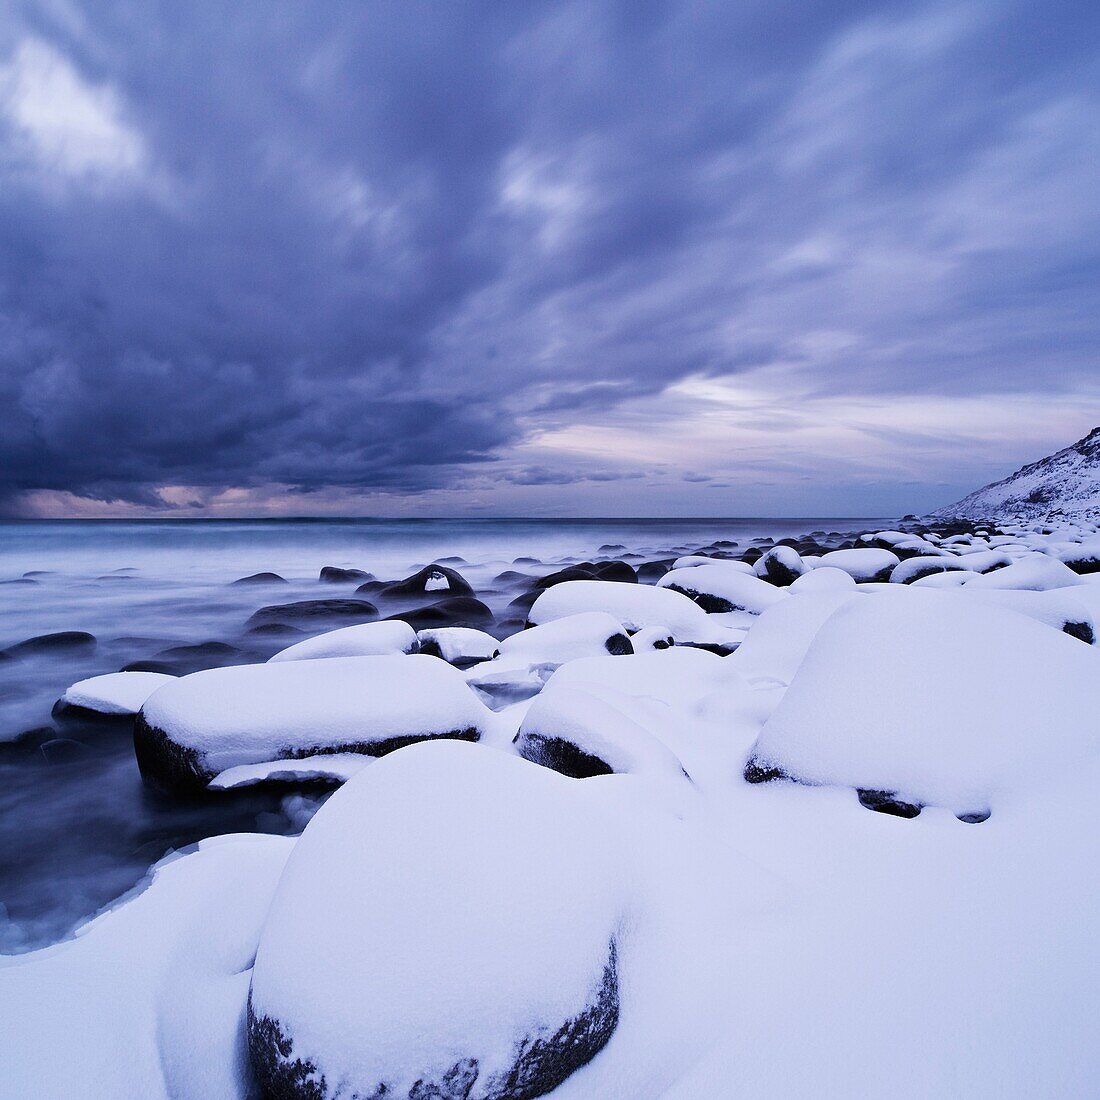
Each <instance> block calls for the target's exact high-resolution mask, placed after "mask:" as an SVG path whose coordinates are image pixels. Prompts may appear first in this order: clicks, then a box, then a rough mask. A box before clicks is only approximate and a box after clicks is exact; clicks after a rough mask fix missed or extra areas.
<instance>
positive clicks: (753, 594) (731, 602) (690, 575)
mask: <svg viewBox="0 0 1100 1100" xmlns="http://www.w3.org/2000/svg"><path fill="white" fill-rule="evenodd" d="M657 587H658V588H663V589H670V590H672V591H675V592H682V593H684V594H685V595H687V596H690V597H691V598H692V599H694V600H695V601H696V602H698V603H699V604H700V605H701V606H702V607H704V609H705V610H708V611H748V612H750V613H752V614H759V613H760V612H761V611H763V610H764V609H765V608H766V607H771V605H772V604H774V603H778V602H779V601H780V600H782V599H785V598H786V595H787V593H786V591H785V590H784V589H782V588H777V587H776V586H775V585H774V584H769V583H768V582H767V581H763V580H761V579H760V578H759V577H757V576H750V575H748V574H745V573H742V572H740V571H739V570H736V569H730V568H729V566H728V565H727V563H725V562H715V563H714V564H712V565H694V566H691V567H690V568H688V569H674V570H673V571H672V572H671V573H666V574H665V575H664V576H663V577H662V578H661V579H660V580H659V581H658V582H657ZM708 603H709V604H710V605H711V606H708Z"/></svg>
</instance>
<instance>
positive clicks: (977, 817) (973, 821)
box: [955, 810, 989, 825]
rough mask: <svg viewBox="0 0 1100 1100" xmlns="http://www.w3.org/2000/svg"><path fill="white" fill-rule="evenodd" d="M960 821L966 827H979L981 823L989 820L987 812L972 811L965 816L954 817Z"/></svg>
mask: <svg viewBox="0 0 1100 1100" xmlns="http://www.w3.org/2000/svg"><path fill="white" fill-rule="evenodd" d="M955 816H956V817H957V818H958V819H959V820H960V821H964V822H966V824H967V825H980V824H981V823H982V822H983V821H988V820H989V811H988V810H972V811H971V812H970V813H966V814H956V815H955Z"/></svg>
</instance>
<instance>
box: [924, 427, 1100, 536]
mask: <svg viewBox="0 0 1100 1100" xmlns="http://www.w3.org/2000/svg"><path fill="white" fill-rule="evenodd" d="M932 515H933V516H934V517H937V518H941V519H942V518H947V517H952V516H958V517H960V518H964V519H977V520H992V521H996V522H1008V521H1012V520H1024V521H1031V522H1035V521H1044V520H1050V519H1055V518H1057V519H1077V520H1081V519H1083V520H1093V521H1095V520H1097V519H1100V428H1093V430H1092V431H1091V432H1089V434H1088V435H1087V436H1085V438H1084V439H1080V440H1078V441H1077V442H1076V443H1074V444H1073V446H1072V447H1066V449H1065V450H1063V451H1058V453H1057V454H1052V455H1049V456H1048V457H1046V458H1041V459H1039V461H1038V462H1032V463H1030V464H1029V465H1027V466H1023V467H1021V468H1020V469H1019V470H1017V471H1016V472H1015V473H1014V474H1012V475H1010V476H1009V477H1006V478H1004V480H1002V481H995V482H993V484H991V485H986V486H985V487H984V488H982V489H978V490H977V491H975V492H973V493H971V494H970V495H969V496H966V497H963V499H962V500H960V501H957V502H956V503H954V504H949V505H947V506H946V507H944V508H938V509H937V510H936V511H935V512H933V513H932Z"/></svg>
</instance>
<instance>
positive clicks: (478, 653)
mask: <svg viewBox="0 0 1100 1100" xmlns="http://www.w3.org/2000/svg"><path fill="white" fill-rule="evenodd" d="M416 637H417V639H418V640H419V642H420V652H421V653H427V654H430V655H431V656H433V657H441V658H442V659H443V660H444V661H446V662H447V663H448V664H452V665H460V666H461V665H465V664H476V663H477V662H479V661H488V660H491V659H492V657H493V655H494V654H495V653H496V651H497V649H498V648H499V646H500V642H499V641H498V640H497V639H496V638H494V637H493V636H492V634H486V633H485V631H484V630H475V629H474V628H473V627H469V626H440V627H436V628H434V629H428V630H420V631H417V635H416Z"/></svg>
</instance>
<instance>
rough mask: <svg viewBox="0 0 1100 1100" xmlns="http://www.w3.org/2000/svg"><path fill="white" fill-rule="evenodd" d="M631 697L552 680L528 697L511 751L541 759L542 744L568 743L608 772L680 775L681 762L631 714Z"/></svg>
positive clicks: (678, 778) (545, 748)
mask: <svg viewBox="0 0 1100 1100" xmlns="http://www.w3.org/2000/svg"><path fill="white" fill-rule="evenodd" d="M633 710H634V708H633V706H632V704H631V698H630V696H627V695H624V694H623V693H621V692H616V691H615V690H614V689H611V688H606V687H600V686H597V685H581V686H578V687H570V686H569V684H568V683H555V684H552V685H550V686H548V687H547V688H546V690H545V691H543V692H542V693H541V694H540V695H539V696H537V697H536V698H535V700H534V701H533V702H532V704H531V706H530V708H529V709H528V711H527V714H526V715H525V716H524V718H523V721H522V723H521V724H520V727H519V732H518V735H517V739H516V750H517V752H519V754H520V755H521V756H523V757H525V758H526V759H528V760H533V761H535V762H536V763H542V762H543V756H544V754H545V753H546V752H547V746H546V743H547V742H550V751H551V752H552V751H553V743H554V742H558V741H564V742H567V743H568V744H570V745H573V746H576V747H577V748H578V749H579V750H580V751H581V752H583V753H585V754H586V755H587V756H590V757H594V758H595V759H596V760H598V761H600V762H601V763H603V764H606V765H607V767H608V768H610V770H611V771H613V772H618V773H632V774H646V775H652V776H655V777H664V778H666V779H672V780H682V779H683V778H684V769H683V765H682V764H681V763H680V761H679V760H678V759H677V758H676V756H675V754H674V753H672V752H671V751H670V750H669V749H668V747H667V746H666V745H665V744H663V743H662V742H661V741H660V740H659V739H658V738H657V737H656V736H655V735H654V734H653V732H652V731H651V730H649V729H647V728H646V726H645V725H644V723H643V722H642V721H638V720H636V719H635V718H634V717H631V713H632V711H633Z"/></svg>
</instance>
